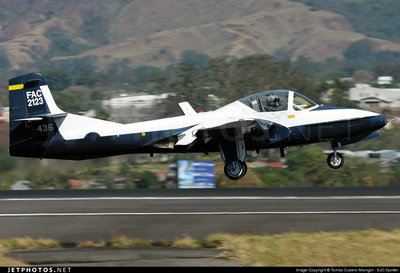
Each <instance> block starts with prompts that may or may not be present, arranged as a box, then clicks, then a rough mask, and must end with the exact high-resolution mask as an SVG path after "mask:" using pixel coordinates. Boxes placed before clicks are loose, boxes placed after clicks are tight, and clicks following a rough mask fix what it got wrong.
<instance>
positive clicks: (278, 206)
mask: <svg viewBox="0 0 400 273" xmlns="http://www.w3.org/2000/svg"><path fill="white" fill-rule="evenodd" d="M0 204H1V205H0V222H1V228H0V238H10V237H22V236H31V237H33V238H53V239H57V240H58V241H60V242H61V243H76V242H83V241H87V240H91V241H94V242H96V241H110V240H111V238H112V237H113V236H115V235H126V236H128V237H131V238H138V239H143V240H151V241H158V240H160V241H163V240H164V241H172V240H175V239H179V238H183V237H184V236H186V235H188V236H191V237H193V238H197V239H204V238H205V237H206V236H207V235H209V234H212V233H216V232H227V233H235V234H241V233H252V234H277V233H284V232H315V231H340V230H364V229H370V228H375V229H382V230H391V229H394V228H399V227H400V188H289V189H264V188H262V189H210V190H208V189H207V190H189V189H185V190H171V189H169V190H69V191H59V190H51V191H50V190H48V191H2V192H0ZM151 249H152V250H153V251H156V253H158V254H157V255H160V253H165V255H166V256H164V258H162V256H159V257H160V258H159V259H150V260H147V259H146V258H145V257H156V256H157V255H155V256H151V255H149V253H151V250H148V249H146V250H144V251H145V252H146V253H141V252H140V251H141V249H130V250H129V251H128V250H113V251H112V250H111V249H108V248H104V249H102V250H98V249H96V250H93V251H94V253H93V255H92V256H90V255H89V256H90V257H102V256H101V255H106V256H107V257H108V256H109V255H108V254H109V253H112V252H115V253H116V254H114V255H111V256H109V257H110V258H108V259H101V260H100V261H101V262H102V263H103V264H105V265H110V264H112V265H118V264H119V265H145V266H146V265H155V266H157V265H160V264H157V262H156V261H160V263H161V264H163V265H180V264H181V265H186V264H185V263H189V264H192V265H194V266H197V265H214V264H213V263H214V262H216V264H219V265H222V266H229V265H226V264H225V262H230V261H225V260H222V261H221V260H220V259H215V256H216V255H214V254H215V253H210V252H207V251H209V250H204V251H205V252H204V253H203V252H199V253H198V254H195V252H194V251H193V250H189V252H190V253H189V254H182V253H185V250H175V249H164V250H160V249H159V248H151ZM68 251H72V250H70V249H64V250H57V251H54V250H51V252H52V253H55V254H54V255H56V254H59V256H57V258H56V259H55V260H56V261H57V264H60V263H62V262H65V261H66V260H64V261H62V260H60V257H63V256H64V257H68V255H67V252H68ZM77 251H78V250H77ZM79 251H88V250H79ZM98 251H102V253H103V254H101V253H97V252H98ZM180 251H182V253H180ZM199 251H202V250H199ZM33 252H34V253H38V252H40V251H33ZM42 252H44V250H42ZM121 252H122V253H124V255H125V256H124V255H121ZM21 253H25V254H24V255H25V256H24V257H25V258H21V259H22V260H24V261H29V262H30V263H32V261H42V260H40V259H39V258H38V257H37V256H34V255H36V254H32V253H31V252H29V251H18V252H15V251H13V252H12V253H10V255H17V254H18V255H20V256H18V257H22V256H21V255H23V254H21ZM72 253H73V254H71V255H73V256H75V257H77V259H78V258H79V259H81V258H82V257H84V255H82V254H81V252H77V253H74V252H73V251H72ZM37 255H39V254H37ZM96 255H97V256H96ZM129 255H131V256H129ZM186 255H189V257H191V258H190V259H188V258H187V257H188V256H186ZM122 256H123V257H127V258H126V259H117V258H116V257H122ZM28 257H34V258H33V260H32V259H31V258H29V259H28ZM46 257H50V256H49V255H48V254H46ZM135 257H136V258H135ZM179 257H186V258H182V259H180V258H179ZM175 258H177V260H176V259H175ZM96 259H100V258H94V260H96ZM69 260H71V259H69ZM222 262H223V264H221V263H222ZM70 263H71V264H73V261H72V260H71V261H70ZM77 263H79V264H81V265H83V264H86V263H89V264H93V263H94V262H93V261H91V262H90V261H89V262H88V261H86V260H85V259H83V260H81V261H79V262H77ZM208 263H209V264H208ZM45 264H51V261H46V263H45ZM231 265H237V263H234V262H232V264H231ZM216 266H218V265H216Z"/></svg>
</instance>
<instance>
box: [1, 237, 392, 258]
mask: <svg viewBox="0 0 400 273" xmlns="http://www.w3.org/2000/svg"><path fill="white" fill-rule="evenodd" d="M157 245H158V247H177V248H204V247H207V248H217V249H221V250H226V252H223V253H222V254H220V255H219V256H218V257H216V258H219V259H232V260H236V261H238V262H239V263H241V264H243V265H249V266H400V259H399V256H400V229H396V230H392V231H381V230H374V229H371V230H365V231H358V232H355V231H341V232H317V233H285V234H278V235H250V234H248V235H236V234H212V235H210V236H208V237H207V238H206V239H205V240H196V239H193V238H191V237H188V236H186V237H184V238H180V239H177V240H175V241H174V242H163V243H160V242H158V244H157ZM76 246H77V247H120V248H132V247H135V246H140V247H143V246H149V247H150V246H154V244H153V243H152V242H146V241H143V240H138V239H134V238H128V237H126V236H116V237H115V238H113V239H112V240H111V241H110V242H108V243H106V242H91V241H86V242H79V243H77V244H76ZM58 247H61V246H60V244H59V243H58V242H56V241H54V240H51V239H32V238H29V237H25V238H13V239H0V266H21V265H24V263H23V262H20V261H16V260H12V259H9V258H7V257H4V254H5V253H6V252H7V251H9V250H11V249H21V248H58Z"/></svg>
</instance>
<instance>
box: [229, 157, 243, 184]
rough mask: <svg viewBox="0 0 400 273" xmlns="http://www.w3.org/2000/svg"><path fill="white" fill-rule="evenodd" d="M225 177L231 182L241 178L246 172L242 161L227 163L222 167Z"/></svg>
mask: <svg viewBox="0 0 400 273" xmlns="http://www.w3.org/2000/svg"><path fill="white" fill-rule="evenodd" d="M224 172H225V175H226V176H227V177H228V178H229V179H232V180H238V179H240V178H242V177H243V176H244V175H245V174H246V172H247V164H246V162H243V161H240V160H238V161H231V162H227V163H226V164H225V167H224Z"/></svg>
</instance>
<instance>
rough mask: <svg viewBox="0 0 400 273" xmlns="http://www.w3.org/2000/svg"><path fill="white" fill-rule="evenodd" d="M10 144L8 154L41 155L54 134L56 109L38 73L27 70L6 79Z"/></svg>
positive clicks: (62, 113)
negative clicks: (25, 72) (23, 73)
mask: <svg viewBox="0 0 400 273" xmlns="http://www.w3.org/2000/svg"><path fill="white" fill-rule="evenodd" d="M8 90H9V102H10V105H9V106H10V107H9V108H10V147H9V152H10V155H12V156H24V157H40V158H41V157H43V155H44V153H45V150H46V147H47V145H48V143H49V142H50V140H51V139H52V137H53V136H54V135H55V134H56V133H57V131H58V128H57V125H56V122H55V119H56V118H61V117H64V116H66V115H67V113H65V112H63V111H62V110H60V109H59V108H58V107H57V105H56V103H55V101H54V99H53V96H52V95H51V93H50V89H49V87H48V85H47V83H46V81H45V80H44V77H43V76H42V75H41V74H39V73H29V74H25V75H22V76H19V77H16V78H13V79H10V80H9V87H8Z"/></svg>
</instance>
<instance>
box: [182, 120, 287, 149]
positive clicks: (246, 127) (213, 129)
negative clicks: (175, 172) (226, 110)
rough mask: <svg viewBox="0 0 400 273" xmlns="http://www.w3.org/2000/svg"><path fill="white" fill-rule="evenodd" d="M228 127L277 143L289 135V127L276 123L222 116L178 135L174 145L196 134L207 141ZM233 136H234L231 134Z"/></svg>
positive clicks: (192, 139)
mask: <svg viewBox="0 0 400 273" xmlns="http://www.w3.org/2000/svg"><path fill="white" fill-rule="evenodd" d="M228 129H239V132H240V133H241V134H242V136H240V137H243V135H248V136H250V137H253V138H254V139H256V140H257V141H260V140H261V139H262V141H263V142H269V143H278V142H281V141H284V140H286V139H287V138H288V137H289V134H290V129H289V128H287V127H285V126H283V125H280V124H278V123H275V122H272V121H269V120H262V119H236V120H235V119H232V118H229V117H228V118H222V119H216V120H212V121H207V122H204V123H200V124H198V125H196V126H194V127H192V128H190V129H188V130H186V131H185V132H183V133H181V134H180V135H179V136H178V142H177V143H176V144H175V145H178V146H179V145H182V146H184V145H190V144H192V143H194V141H195V140H196V139H198V136H199V135H201V136H202V137H203V141H204V143H207V142H209V141H210V140H211V139H212V138H213V137H214V136H216V135H221V134H226V132H227V130H228ZM232 137H234V136H232Z"/></svg>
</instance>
